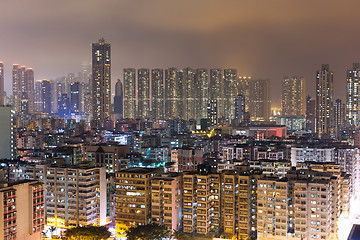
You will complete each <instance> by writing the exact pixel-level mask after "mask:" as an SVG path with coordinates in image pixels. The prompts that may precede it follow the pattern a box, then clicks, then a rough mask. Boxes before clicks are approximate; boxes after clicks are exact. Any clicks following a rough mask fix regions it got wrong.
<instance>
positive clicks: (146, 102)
mask: <svg viewBox="0 0 360 240" xmlns="http://www.w3.org/2000/svg"><path fill="white" fill-rule="evenodd" d="M137 79H138V88H137V89H138V114H139V117H140V118H148V117H149V116H150V71H149V69H147V68H141V69H138V78H137Z"/></svg>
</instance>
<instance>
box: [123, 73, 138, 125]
mask: <svg viewBox="0 0 360 240" xmlns="http://www.w3.org/2000/svg"><path fill="white" fill-rule="evenodd" d="M136 96H137V95H136V70H135V69H134V68H125V69H124V118H132V119H135V118H136V117H137V108H136V107H137V106H136Z"/></svg>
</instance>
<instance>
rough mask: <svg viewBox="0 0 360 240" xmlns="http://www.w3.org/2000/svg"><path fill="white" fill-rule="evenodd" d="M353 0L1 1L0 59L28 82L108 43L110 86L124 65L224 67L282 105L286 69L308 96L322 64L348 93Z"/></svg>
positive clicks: (356, 40) (75, 66) (71, 67)
mask: <svg viewBox="0 0 360 240" xmlns="http://www.w3.org/2000/svg"><path fill="white" fill-rule="evenodd" d="M359 9H360V1H359V0H349V1H346V0H342V1H339V0H315V1H306V0H305V1H295V0H261V1H260V0H246V1H242V0H233V1H227V0H217V1H213V0H178V1H171V0H163V1H158V0H127V1H125V0H75V1H74V0H60V1H59V0H31V1H30V0H22V1H18V0H1V5H0V23H1V25H0V26H1V27H0V61H3V62H4V64H5V71H6V79H5V81H6V83H5V89H6V91H7V92H8V94H10V93H11V92H10V89H11V65H12V64H13V63H18V64H20V65H26V66H29V67H33V68H34V71H35V80H37V79H45V78H46V79H53V78H56V77H60V76H63V75H65V74H67V73H69V72H75V73H76V72H78V71H79V70H80V69H81V64H82V63H84V62H85V63H86V62H90V58H91V43H92V42H94V41H97V40H98V39H99V38H100V37H104V38H105V40H106V41H107V42H109V43H111V46H112V83H113V85H114V84H115V82H116V79H117V78H121V79H122V72H123V68H125V67H135V68H140V67H147V68H155V67H160V68H167V67H173V66H174V67H178V68H182V67H187V66H190V67H193V68H198V67H206V68H212V67H221V68H224V67H229V68H237V70H238V74H239V75H244V76H245V75H250V76H252V77H254V78H268V79H270V80H271V82H272V83H273V84H272V86H271V87H272V89H271V95H272V100H273V103H274V104H275V105H279V103H280V89H281V80H282V78H283V76H285V75H298V76H304V77H305V78H306V80H307V92H308V93H309V94H311V95H313V96H314V93H315V90H314V88H315V73H316V70H317V69H319V68H320V65H321V64H322V63H328V64H330V68H331V70H332V71H334V82H335V97H341V98H342V99H343V100H345V87H346V86H345V82H346V69H347V68H349V67H351V65H352V63H353V62H356V61H360V26H359V23H360V20H359Z"/></svg>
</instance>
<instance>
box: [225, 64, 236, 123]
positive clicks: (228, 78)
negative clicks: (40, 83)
mask: <svg viewBox="0 0 360 240" xmlns="http://www.w3.org/2000/svg"><path fill="white" fill-rule="evenodd" d="M236 81H237V70H236V69H224V81H223V85H224V109H223V111H224V112H223V113H221V115H222V116H223V117H224V118H225V119H227V120H228V122H231V121H232V120H233V119H235V101H236V98H237V96H238V91H237V86H236Z"/></svg>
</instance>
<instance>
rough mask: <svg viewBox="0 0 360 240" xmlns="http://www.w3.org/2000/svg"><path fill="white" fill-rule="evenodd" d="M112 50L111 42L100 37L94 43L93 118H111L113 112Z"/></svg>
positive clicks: (100, 120) (99, 119)
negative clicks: (111, 99) (111, 97)
mask: <svg viewBox="0 0 360 240" xmlns="http://www.w3.org/2000/svg"><path fill="white" fill-rule="evenodd" d="M110 96H111V52H110V44H109V43H105V39H103V38H102V39H100V40H99V41H98V42H97V43H93V44H92V101H93V118H92V119H93V120H95V121H98V122H104V121H106V120H110V114H111V106H110V105H111V101H110Z"/></svg>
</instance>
